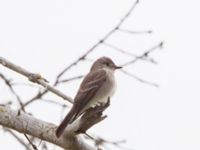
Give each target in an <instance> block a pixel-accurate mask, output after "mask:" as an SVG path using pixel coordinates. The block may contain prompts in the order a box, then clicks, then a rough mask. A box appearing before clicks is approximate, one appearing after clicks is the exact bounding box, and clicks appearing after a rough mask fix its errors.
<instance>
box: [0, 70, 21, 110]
mask: <svg viewBox="0 0 200 150" xmlns="http://www.w3.org/2000/svg"><path fill="white" fill-rule="evenodd" d="M0 78H2V79H3V80H4V82H5V84H6V85H7V86H8V88H9V89H10V91H11V93H12V94H13V95H14V96H15V97H16V99H17V101H18V103H19V105H20V106H21V108H22V110H23V111H25V109H24V107H23V103H22V100H21V98H20V96H19V95H18V94H17V93H16V92H15V90H14V89H13V87H12V83H11V81H10V80H9V79H7V78H6V77H5V76H4V75H3V74H1V73H0Z"/></svg>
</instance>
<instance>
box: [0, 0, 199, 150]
mask: <svg viewBox="0 0 200 150" xmlns="http://www.w3.org/2000/svg"><path fill="white" fill-rule="evenodd" d="M133 3H134V1H132V0H118V1H116V0H101V1H94V0H84V1H81V0H35V1H30V0H18V1H15V0H6V1H4V0H0V56H3V57H5V58H7V59H9V60H11V61H12V62H14V63H16V64H18V65H21V66H23V67H24V68H26V69H28V70H30V71H32V72H38V73H40V74H42V75H43V76H44V77H45V78H47V79H48V80H49V81H50V83H53V81H54V79H55V76H56V75H57V73H58V72H59V71H61V70H62V69H63V68H64V67H65V66H67V64H69V63H70V62H72V61H73V60H75V59H76V58H77V57H79V56H80V55H81V54H83V53H84V52H85V51H86V50H87V49H88V48H90V47H91V46H92V45H93V44H95V42H97V41H98V40H99V39H101V38H102V37H103V36H104V35H105V34H106V33H107V32H108V31H109V30H110V29H112V27H113V26H115V25H116V23H117V22H118V21H119V20H120V19H121V17H122V16H123V15H124V13H125V12H127V10H128V9H129V8H130V7H131V5H132V4H133ZM199 6H200V2H199V1H198V0H141V2H140V4H139V5H138V6H137V8H136V9H135V10H134V12H133V14H132V15H131V17H130V18H128V20H127V21H126V22H125V24H123V26H122V27H123V28H124V29H129V30H133V31H138V30H139V31H141V30H149V29H150V30H153V33H152V34H151V35H144V34H142V35H130V34H125V33H116V34H114V35H113V36H112V37H111V38H110V39H109V40H108V41H109V43H112V44H114V45H116V46H118V47H120V48H123V49H124V50H126V51H129V52H132V53H134V54H141V53H142V52H144V51H145V50H146V49H148V48H150V47H152V46H154V45H156V44H157V43H159V42H160V41H164V49H162V50H160V51H156V52H154V53H153V54H152V57H153V58H155V60H157V61H158V65H152V64H150V63H146V62H143V61H141V62H138V63H136V64H135V65H133V66H129V67H127V68H126V69H127V70H129V71H130V72H132V73H133V74H135V75H137V76H139V77H141V78H143V79H146V80H148V81H152V82H155V83H158V84H159V85H160V87H159V88H155V87H152V86H149V85H146V84H143V83H140V82H138V81H137V80H134V79H132V78H130V77H128V76H126V75H124V74H123V73H121V72H117V73H116V79H117V82H118V89H117V92H116V94H115V96H114V97H113V98H112V102H111V107H109V109H108V110H107V111H106V114H107V115H108V118H107V119H106V120H105V121H103V122H101V123H100V124H98V125H96V126H95V127H94V128H92V129H91V130H90V133H95V134H97V135H100V136H102V137H104V138H106V139H108V140H121V139H126V140H127V143H126V144H125V146H126V147H129V148H132V149H134V150H199V149H200V142H199V141H200V117H199V115H200V109H199V108H200V99H199V97H200V96H199V89H200V79H199V77H200V69H199V64H200V59H199V54H200V53H199V48H200V44H199V39H200V37H199V35H200V29H199V27H200V21H199V14H200V9H199ZM102 55H106V56H109V57H111V58H112V59H113V60H114V61H115V62H116V64H121V63H123V62H126V61H127V60H128V57H127V56H123V55H122V54H121V53H118V52H116V51H114V50H112V49H110V48H108V47H105V46H100V47H99V48H98V49H97V50H96V52H94V53H92V54H91V55H89V56H88V58H91V59H93V60H94V59H96V58H98V57H100V56H102ZM90 65H91V62H86V63H83V64H81V65H79V66H77V67H75V68H73V69H72V70H71V71H70V72H69V73H68V74H66V75H65V77H71V76H73V75H79V74H85V73H87V72H88V70H89V67H90ZM0 72H3V73H4V74H5V75H7V76H8V77H9V78H12V79H14V81H16V82H26V79H25V78H23V77H21V76H20V75H18V74H16V73H14V72H11V71H8V70H6V69H5V68H3V67H0ZM79 84H80V81H77V82H73V83H70V84H66V85H64V86H60V87H58V88H59V89H60V90H62V91H63V92H65V93H66V94H67V95H70V96H71V97H74V95H75V93H76V91H77V88H78V86H79ZM0 89H1V91H2V92H1V96H0V98H1V100H0V102H1V101H2V102H5V101H7V100H8V99H11V98H12V96H10V95H9V96H8V95H7V93H8V89H5V86H4V85H3V82H2V81H0ZM17 91H18V92H19V93H21V94H22V95H23V97H22V98H23V100H24V101H26V100H28V98H30V97H31V95H33V94H34V93H36V92H37V91H36V89H29V90H28V89H27V91H24V88H23V87H19V88H17ZM49 97H51V99H53V100H55V101H60V100H61V99H60V98H58V97H56V96H54V95H53V94H52V95H50V96H49ZM13 108H17V103H16V107H13ZM44 108H45V109H44ZM28 110H29V111H30V112H32V113H33V114H34V115H35V116H36V117H37V118H39V119H42V120H45V121H49V122H52V123H55V124H59V122H60V121H61V118H60V113H61V108H60V107H58V106H56V107H55V106H54V105H52V104H47V103H44V102H35V103H33V105H31V107H29V108H28ZM65 111H66V112H67V110H65ZM64 114H66V113H64ZM64 114H63V115H64ZM22 137H23V136H22ZM0 139H1V140H0V145H1V148H2V149H23V147H22V146H21V145H20V144H18V143H17V142H16V141H15V139H14V138H13V137H11V136H9V134H8V133H4V132H2V130H1V131H0ZM11 143H13V144H11ZM113 150H114V148H113Z"/></svg>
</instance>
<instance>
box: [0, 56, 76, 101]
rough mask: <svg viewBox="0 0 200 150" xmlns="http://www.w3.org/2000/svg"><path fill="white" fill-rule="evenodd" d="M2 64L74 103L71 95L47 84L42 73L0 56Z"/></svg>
mask: <svg viewBox="0 0 200 150" xmlns="http://www.w3.org/2000/svg"><path fill="white" fill-rule="evenodd" d="M0 64H2V65H3V66H4V67H7V68H9V69H11V70H13V71H15V72H17V73H19V74H21V75H24V76H25V77H27V78H28V79H29V80H30V81H32V82H33V83H37V84H39V85H42V86H43V87H44V88H45V89H47V90H49V91H51V92H52V93H54V94H56V95H58V96H60V97H62V98H63V99H65V100H67V101H68V102H70V103H73V100H72V98H70V97H69V96H67V95H65V94H64V93H62V92H61V91H59V90H57V89H56V88H54V87H52V86H50V85H49V84H47V80H46V79H44V78H43V77H42V76H41V75H39V74H34V73H31V72H29V71H27V70H25V69H24V68H22V67H20V66H18V65H15V64H14V63H12V62H10V61H8V60H7V59H5V58H3V57H0Z"/></svg>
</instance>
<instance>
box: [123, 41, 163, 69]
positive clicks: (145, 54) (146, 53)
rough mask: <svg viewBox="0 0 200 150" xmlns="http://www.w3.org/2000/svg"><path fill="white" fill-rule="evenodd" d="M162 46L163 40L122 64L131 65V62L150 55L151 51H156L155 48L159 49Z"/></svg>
mask: <svg viewBox="0 0 200 150" xmlns="http://www.w3.org/2000/svg"><path fill="white" fill-rule="evenodd" d="M162 47H163V42H160V43H159V44H157V45H155V46H153V47H152V48H150V49H148V50H146V51H145V52H144V53H142V54H141V55H140V56H138V57H136V58H134V59H133V60H130V61H128V62H126V63H124V64H122V65H121V66H122V67H125V66H128V65H131V64H133V63H135V62H136V61H138V60H139V59H142V58H146V57H148V55H149V54H150V53H151V52H153V51H155V50H156V49H158V48H162Z"/></svg>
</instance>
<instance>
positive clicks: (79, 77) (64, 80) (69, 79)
mask: <svg viewBox="0 0 200 150" xmlns="http://www.w3.org/2000/svg"><path fill="white" fill-rule="evenodd" d="M83 77H84V75H79V76H75V77H72V78H68V79H63V80H60V81H59V83H66V82H69V81H74V80H78V79H81V78H83Z"/></svg>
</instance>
